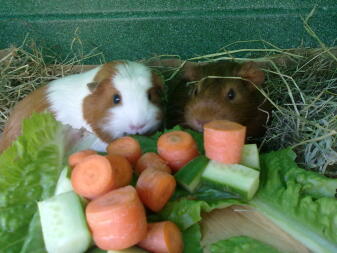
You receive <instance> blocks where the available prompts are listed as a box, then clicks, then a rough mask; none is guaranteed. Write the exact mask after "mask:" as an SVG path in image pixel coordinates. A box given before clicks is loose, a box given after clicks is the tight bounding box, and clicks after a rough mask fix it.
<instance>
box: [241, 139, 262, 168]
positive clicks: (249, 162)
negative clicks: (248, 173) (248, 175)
mask: <svg viewBox="0 0 337 253" xmlns="http://www.w3.org/2000/svg"><path fill="white" fill-rule="evenodd" d="M240 164H242V165H244V166H246V167H249V168H252V169H256V170H260V156H259V150H258V148H257V145H256V144H246V145H244V146H243V149H242V153H241V161H240Z"/></svg>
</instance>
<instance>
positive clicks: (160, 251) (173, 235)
mask: <svg viewBox="0 0 337 253" xmlns="http://www.w3.org/2000/svg"><path fill="white" fill-rule="evenodd" d="M147 228H148V231H147V234H146V237H145V239H144V240H142V241H140V242H139V243H138V246H139V247H141V248H143V249H145V250H148V251H150V252H154V253H182V252H183V248H184V244H183V239H182V234H181V232H180V230H179V228H178V227H177V225H176V224H174V223H173V222H171V221H162V222H155V223H149V224H148V226H147Z"/></svg>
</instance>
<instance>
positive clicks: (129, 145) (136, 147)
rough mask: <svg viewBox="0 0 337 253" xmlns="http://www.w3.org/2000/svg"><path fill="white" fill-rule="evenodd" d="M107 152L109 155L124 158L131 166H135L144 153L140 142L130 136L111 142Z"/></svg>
mask: <svg viewBox="0 0 337 253" xmlns="http://www.w3.org/2000/svg"><path fill="white" fill-rule="evenodd" d="M107 152H108V154H109V155H111V154H114V155H121V156H124V157H125V158H126V159H128V160H129V162H130V163H131V164H135V163H136V162H137V160H138V159H139V157H140V156H141V153H142V151H141V147H140V144H139V142H138V141H137V140H136V139H134V138H132V137H130V136H124V137H121V138H118V139H116V140H114V141H113V142H111V143H110V144H109V146H108V147H107Z"/></svg>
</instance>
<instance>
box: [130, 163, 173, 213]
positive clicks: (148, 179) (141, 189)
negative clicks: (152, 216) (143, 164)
mask: <svg viewBox="0 0 337 253" xmlns="http://www.w3.org/2000/svg"><path fill="white" fill-rule="evenodd" d="M175 188H176V180H175V178H174V176H172V175H171V174H169V173H167V172H165V171H162V170H158V169H155V168H151V167H150V168H147V169H146V170H144V171H143V172H142V173H141V174H140V176H139V178H138V181H137V184H136V190H137V192H138V195H139V198H140V199H141V201H142V202H143V204H144V205H145V206H146V207H148V208H149V209H151V210H152V211H154V212H158V211H160V210H161V209H162V208H163V207H164V206H165V204H166V203H167V201H168V200H169V199H170V198H171V196H172V195H173V193H174V190H175Z"/></svg>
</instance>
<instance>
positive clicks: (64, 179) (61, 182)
mask: <svg viewBox="0 0 337 253" xmlns="http://www.w3.org/2000/svg"><path fill="white" fill-rule="evenodd" d="M70 191H73V186H72V185H71V181H70V168H69V167H68V166H67V167H65V168H64V169H63V170H62V171H61V174H60V177H59V179H58V180H57V184H56V189H55V194H54V195H58V194H61V193H64V192H70Z"/></svg>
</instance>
